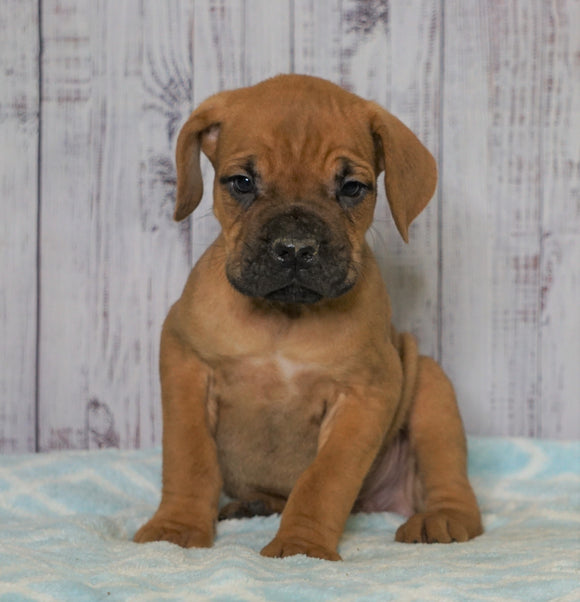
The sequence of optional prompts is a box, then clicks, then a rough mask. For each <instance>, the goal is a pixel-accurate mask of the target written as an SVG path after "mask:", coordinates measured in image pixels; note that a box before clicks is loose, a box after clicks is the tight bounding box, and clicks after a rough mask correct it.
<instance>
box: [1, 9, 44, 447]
mask: <svg viewBox="0 0 580 602" xmlns="http://www.w3.org/2000/svg"><path fill="white" fill-rule="evenodd" d="M37 17H38V5H37V2H36V1H34V2H33V1H30V0H28V1H24V2H20V1H17V0H0V145H1V148H0V199H1V200H0V206H1V207H2V220H1V221H0V453H1V452H14V451H19V452H20V451H34V449H35V420H36V416H35V414H36V410H35V406H36V399H35V397H36V393H35V391H36V349H35V346H36V304H37V261H36V235H37V210H38V188H37V159H38V53H39V42H38V39H39V38H38V18H37Z"/></svg>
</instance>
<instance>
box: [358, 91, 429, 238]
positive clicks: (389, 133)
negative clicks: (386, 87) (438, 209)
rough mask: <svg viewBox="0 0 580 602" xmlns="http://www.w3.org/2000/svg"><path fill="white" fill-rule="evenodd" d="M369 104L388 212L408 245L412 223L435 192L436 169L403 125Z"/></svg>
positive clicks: (378, 166) (413, 136) (416, 139)
mask: <svg viewBox="0 0 580 602" xmlns="http://www.w3.org/2000/svg"><path fill="white" fill-rule="evenodd" d="M369 105H370V121H371V129H372V132H373V136H374V138H375V147H376V149H377V150H376V153H377V155H376V156H377V170H378V172H379V173H380V172H381V171H383V170H384V171H385V190H386V192H387V200H388V201H389V206H390V208H391V213H392V214H393V219H394V220H395V224H396V226H397V229H398V230H399V233H400V234H401V236H402V237H403V240H404V241H405V242H408V241H409V226H410V224H411V222H412V221H413V220H414V219H415V218H416V217H417V216H418V215H419V213H421V211H423V209H424V208H425V206H426V205H427V203H428V202H429V200H430V199H431V197H432V196H433V193H434V192H435V187H436V186H437V166H436V164H435V159H434V158H433V156H432V155H431V153H430V152H429V151H428V150H427V149H426V148H425V147H424V146H423V145H422V144H421V142H419V139H418V138H417V137H416V136H415V134H413V132H412V131H411V130H410V129H409V128H408V127H407V126H406V125H404V124H403V123H402V122H401V121H399V120H398V119H397V118H396V117H395V116H394V115H391V114H390V113H389V112H388V111H385V109H383V108H382V107H381V106H379V105H378V104H375V103H373V102H371V103H369Z"/></svg>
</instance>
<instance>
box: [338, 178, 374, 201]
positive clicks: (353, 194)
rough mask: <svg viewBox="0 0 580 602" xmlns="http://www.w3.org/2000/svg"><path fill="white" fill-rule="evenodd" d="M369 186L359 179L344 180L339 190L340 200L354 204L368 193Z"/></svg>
mask: <svg viewBox="0 0 580 602" xmlns="http://www.w3.org/2000/svg"><path fill="white" fill-rule="evenodd" d="M367 190H368V186H367V185H366V184H363V183H362V182H358V181H357V180H349V181H348V182H344V183H343V184H342V186H341V187H340V190H339V191H338V200H339V201H341V202H342V203H343V204H345V205H350V206H352V205H354V204H356V203H358V202H359V201H361V200H362V199H363V197H364V196H365V194H366V193H367Z"/></svg>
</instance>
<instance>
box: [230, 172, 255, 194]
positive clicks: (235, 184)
mask: <svg viewBox="0 0 580 602" xmlns="http://www.w3.org/2000/svg"><path fill="white" fill-rule="evenodd" d="M230 184H231V187H232V191H233V192H235V193H237V194H243V195H245V194H253V193H254V192H255V191H256V187H255V186H254V181H253V180H252V178H249V177H248V176H234V177H233V178H231V180H230Z"/></svg>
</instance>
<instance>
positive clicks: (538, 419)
mask: <svg viewBox="0 0 580 602" xmlns="http://www.w3.org/2000/svg"><path fill="white" fill-rule="evenodd" d="M539 9H540V19H539V21H540V24H539V27H540V33H539V35H540V41H542V42H543V40H544V39H545V37H544V35H545V33H546V30H545V25H544V19H543V18H542V17H543V16H544V15H543V13H544V10H546V12H547V11H548V10H549V6H547V4H546V2H544V0H540V3H539ZM546 17H547V18H549V15H546ZM538 52H539V58H538V60H539V61H540V66H539V71H540V75H539V85H540V101H539V103H538V105H539V106H538V111H539V113H540V115H539V123H540V127H539V128H538V129H539V131H538V161H539V162H540V166H541V165H542V162H543V159H544V108H545V99H544V94H543V87H544V75H545V73H544V70H545V67H546V65H545V58H546V53H545V51H544V44H543V43H542V44H540V48H539V50H538ZM538 195H539V199H538V201H539V202H538V266H539V274H538V281H537V291H536V295H537V298H536V320H537V327H536V328H537V330H536V375H535V380H536V391H535V406H536V407H535V412H536V416H535V425H534V426H535V431H536V432H535V434H534V435H532V434H531V433H528V436H529V435H532V436H535V437H540V438H541V437H542V434H543V433H542V431H543V429H542V402H543V400H542V391H543V387H542V318H543V316H542V286H543V282H544V170H543V169H538Z"/></svg>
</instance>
